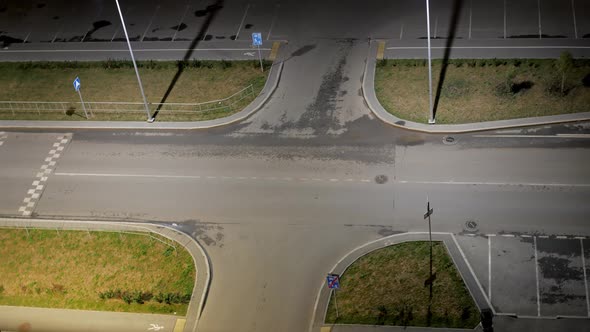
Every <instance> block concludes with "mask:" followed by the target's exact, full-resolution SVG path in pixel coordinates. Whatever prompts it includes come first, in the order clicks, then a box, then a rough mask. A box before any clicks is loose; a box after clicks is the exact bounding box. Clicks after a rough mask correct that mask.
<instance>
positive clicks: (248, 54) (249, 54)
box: [244, 52, 254, 56]
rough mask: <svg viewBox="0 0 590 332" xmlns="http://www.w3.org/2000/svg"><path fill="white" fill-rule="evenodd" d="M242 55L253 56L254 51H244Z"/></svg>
mask: <svg viewBox="0 0 590 332" xmlns="http://www.w3.org/2000/svg"><path fill="white" fill-rule="evenodd" d="M244 55H247V56H254V52H245V53H244Z"/></svg>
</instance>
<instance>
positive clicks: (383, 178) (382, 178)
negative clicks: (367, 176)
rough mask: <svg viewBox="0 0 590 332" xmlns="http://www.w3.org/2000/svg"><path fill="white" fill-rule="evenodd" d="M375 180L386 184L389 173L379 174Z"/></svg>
mask: <svg viewBox="0 0 590 332" xmlns="http://www.w3.org/2000/svg"><path fill="white" fill-rule="evenodd" d="M375 182H377V183H378V184H384V183H385V182H387V175H383V174H381V175H377V176H376V177H375Z"/></svg>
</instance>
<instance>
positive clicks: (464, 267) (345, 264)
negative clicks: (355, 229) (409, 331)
mask: <svg viewBox="0 0 590 332" xmlns="http://www.w3.org/2000/svg"><path fill="white" fill-rule="evenodd" d="M432 235H433V240H436V241H442V242H443V243H444V244H445V248H446V249H447V253H448V254H449V256H450V257H451V259H452V261H453V263H454V264H455V267H456V268H457V271H458V272H459V274H460V275H461V278H462V279H463V282H464V283H465V286H466V287H467V289H468V291H469V293H470V294H471V297H472V299H473V300H474V302H475V304H476V305H477V307H478V308H479V309H480V310H481V309H484V308H489V309H491V310H492V311H493V312H494V314H495V310H494V308H493V306H492V305H491V303H490V301H489V299H488V298H487V296H486V294H485V292H484V290H483V288H482V286H481V284H480V283H479V281H478V280H477V277H476V276H475V273H474V271H473V269H472V268H471V265H470V264H469V262H468V261H467V259H466V258H465V256H464V254H463V251H462V249H461V248H460V247H459V245H458V243H457V242H456V240H455V237H454V235H453V234H452V233H439V232H433V233H432ZM424 240H426V241H427V240H428V232H408V233H400V234H393V235H390V236H387V237H384V238H381V239H377V240H374V241H371V242H368V243H365V244H363V245H361V246H359V247H357V248H355V249H353V250H351V251H350V252H348V253H347V254H346V255H344V256H343V257H342V258H340V260H338V262H337V263H336V264H334V266H333V267H332V269H330V273H337V274H340V275H342V274H344V273H345V272H346V270H347V269H348V268H349V267H350V265H352V264H353V263H354V262H356V261H357V260H358V259H359V258H360V257H362V256H364V255H367V254H369V253H371V252H373V251H375V250H379V249H382V248H385V247H388V246H391V245H396V244H400V243H404V242H412V241H424ZM455 246H456V248H455ZM456 256H458V257H456ZM330 295H331V291H329V290H328V289H327V288H326V285H325V281H324V280H322V283H321V285H320V287H319V290H318V294H317V297H316V301H315V304H314V308H313V313H312V319H311V322H310V326H309V329H308V332H318V331H320V329H321V327H322V326H324V324H325V317H326V313H327V311H328V304H329V299H330ZM333 325H334V326H338V325H339V324H333ZM355 326H358V327H359V329H360V328H361V325H355ZM370 327H371V328H372V326H370ZM427 330H429V331H438V330H440V329H439V328H427Z"/></svg>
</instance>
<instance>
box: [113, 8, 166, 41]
mask: <svg viewBox="0 0 590 332" xmlns="http://www.w3.org/2000/svg"><path fill="white" fill-rule="evenodd" d="M158 10H160V5H157V6H156V9H155V10H154V13H153V14H152V18H150V23H148V25H147V27H146V28H145V31H144V32H143V34H142V35H141V39H140V41H143V40H144V39H145V35H146V34H147V32H148V30H149V29H150V27H151V26H152V23H153V22H154V18H155V17H156V14H157V13H158ZM115 34H117V31H115ZM113 38H115V35H113ZM111 41H113V39H111Z"/></svg>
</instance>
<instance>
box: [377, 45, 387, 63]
mask: <svg viewBox="0 0 590 332" xmlns="http://www.w3.org/2000/svg"><path fill="white" fill-rule="evenodd" d="M384 53H385V42H382V41H380V42H379V48H378V49H377V60H383V55H384Z"/></svg>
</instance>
